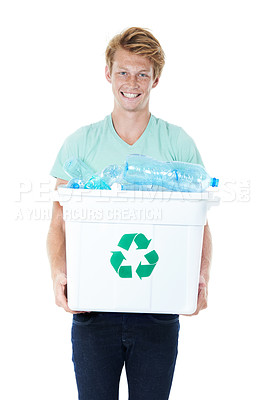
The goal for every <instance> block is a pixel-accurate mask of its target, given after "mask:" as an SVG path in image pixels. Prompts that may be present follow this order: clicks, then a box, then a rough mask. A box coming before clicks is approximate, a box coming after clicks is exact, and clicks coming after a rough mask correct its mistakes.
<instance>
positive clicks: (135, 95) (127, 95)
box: [121, 92, 141, 99]
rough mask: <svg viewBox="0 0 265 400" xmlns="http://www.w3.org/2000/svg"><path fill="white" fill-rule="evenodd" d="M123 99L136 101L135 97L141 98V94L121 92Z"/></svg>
mask: <svg viewBox="0 0 265 400" xmlns="http://www.w3.org/2000/svg"><path fill="white" fill-rule="evenodd" d="M121 94H122V95H123V97H125V98H126V99H136V98H137V97H139V96H141V93H127V92H121Z"/></svg>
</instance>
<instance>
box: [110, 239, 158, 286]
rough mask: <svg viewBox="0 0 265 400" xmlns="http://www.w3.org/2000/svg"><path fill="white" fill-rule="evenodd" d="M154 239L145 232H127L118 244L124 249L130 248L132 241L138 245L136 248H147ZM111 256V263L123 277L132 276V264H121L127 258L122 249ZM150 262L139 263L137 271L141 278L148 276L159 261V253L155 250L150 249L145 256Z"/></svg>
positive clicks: (113, 252)
mask: <svg viewBox="0 0 265 400" xmlns="http://www.w3.org/2000/svg"><path fill="white" fill-rule="evenodd" d="M151 240H152V239H150V240H148V239H147V238H146V237H145V235H144V234H143V233H127V234H125V235H123V236H122V237H121V239H120V241H119V243H118V246H119V247H121V248H122V249H124V250H129V249H130V247H131V244H132V242H133V241H134V242H135V244H136V245H137V246H138V247H137V249H136V250H139V249H147V247H148V246H149V243H150V242H151ZM111 253H112V256H111V258H110V262H111V265H112V266H113V268H114V269H115V271H116V272H117V274H118V275H119V276H120V277H121V278H132V266H131V265H121V264H122V262H123V260H126V257H124V255H123V253H122V252H121V251H112V252H111ZM144 257H145V258H146V260H147V262H148V264H142V263H141V262H140V263H139V265H138V267H137V269H136V273H137V275H138V276H139V278H140V279H142V278H147V277H148V276H150V275H151V273H152V272H153V269H154V268H155V266H156V264H157V261H158V259H159V257H158V254H157V252H156V251H155V250H152V251H150V252H149V253H147V254H145V256H144Z"/></svg>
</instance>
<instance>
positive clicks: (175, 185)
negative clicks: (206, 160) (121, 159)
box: [124, 154, 219, 192]
mask: <svg viewBox="0 0 265 400" xmlns="http://www.w3.org/2000/svg"><path fill="white" fill-rule="evenodd" d="M124 179H125V180H126V181H127V182H129V183H133V184H137V185H158V186H162V187H166V188H168V189H169V190H174V191H179V192H203V191H205V190H206V189H207V188H208V187H209V186H212V187H217V186H218V183H219V179H216V178H211V177H210V176H209V175H208V174H207V172H206V171H205V169H204V168H203V167H202V166H201V165H199V164H191V163H186V162H181V161H169V162H165V161H157V160H155V159H153V158H152V157H148V156H144V155H140V154H130V155H129V156H128V157H127V159H126V163H125V170H124Z"/></svg>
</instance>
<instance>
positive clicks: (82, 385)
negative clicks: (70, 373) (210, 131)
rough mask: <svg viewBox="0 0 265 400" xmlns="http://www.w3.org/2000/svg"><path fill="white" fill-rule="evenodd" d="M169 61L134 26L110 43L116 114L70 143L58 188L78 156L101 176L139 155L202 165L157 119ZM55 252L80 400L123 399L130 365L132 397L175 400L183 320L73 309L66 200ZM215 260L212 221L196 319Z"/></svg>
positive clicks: (58, 210)
mask: <svg viewBox="0 0 265 400" xmlns="http://www.w3.org/2000/svg"><path fill="white" fill-rule="evenodd" d="M164 63H165V61H164V53H163V50H162V48H161V46H160V44H159V42H158V41H157V39H156V38H155V37H154V36H153V35H152V34H151V33H150V32H149V31H147V30H145V29H142V28H134V27H133V28H129V29H127V30H125V31H124V32H122V33H121V34H119V35H116V36H115V37H114V38H113V39H112V40H111V41H110V43H109V45H108V47H107V49H106V64H107V65H106V68H105V75H106V79H107V81H108V82H109V83H110V84H111V85H112V91H113V95H114V109H113V111H112V113H111V114H110V115H108V116H107V117H106V118H105V119H104V120H103V121H100V122H97V123H95V124H92V125H89V126H85V127H82V128H80V129H78V130H77V131H76V132H75V133H74V134H72V135H70V136H69V137H68V138H67V139H66V141H65V142H64V144H63V146H62V148H61V150H60V152H59V154H58V156H57V159H56V161H55V164H54V166H53V168H52V171H51V175H53V176H54V177H56V178H57V182H56V188H57V186H58V185H60V184H64V183H67V181H68V179H69V178H68V176H67V175H66V173H65V172H64V170H63V164H64V162H65V161H66V160H67V159H68V158H70V157H71V156H74V157H78V158H81V159H82V160H83V161H84V162H86V163H87V164H88V165H89V166H90V167H91V168H92V169H94V170H95V171H101V170H102V169H103V168H104V167H105V166H107V165H109V164H121V163H123V162H124V161H125V159H126V156H127V155H128V154H133V153H137V154H145V155H148V156H151V157H153V158H155V159H158V160H161V161H173V160H178V161H186V162H192V163H198V164H202V160H201V157H200V154H199V152H198V150H197V148H196V146H195V144H194V142H193V140H192V139H191V138H190V136H188V135H187V134H186V133H185V132H184V131H183V129H181V128H180V127H178V126H175V125H172V124H169V123H168V122H166V121H163V120H161V119H158V118H156V117H154V116H153V115H152V114H150V111H149V99H150V93H151V90H152V89H153V88H155V87H156V86H157V85H158V83H159V78H160V75H161V72H162V69H163V66H164ZM172 100H173V99H172ZM47 247H48V254H49V259H50V263H51V271H52V279H53V287H54V293H55V301H56V304H57V305H58V306H60V307H63V308H64V309H65V311H68V312H70V313H73V314H74V315H73V326H72V344H73V362H74V368H75V374H76V381H77V386H78V393H79V399H81V400H84V399H87V400H88V399H89V400H117V399H118V391H119V380H120V374H121V371H122V368H123V365H124V364H125V368H126V374H127V379H128V387H129V396H130V400H149V399H150V400H151V399H152V400H166V399H168V397H169V393H170V388H171V384H172V379H173V374H174V368H175V362H176V357H177V350H178V332H179V318H178V317H179V316H178V315H176V314H141V313H107V312H102V313H97V312H91V313H89V312H88V313H78V312H75V311H72V310H70V309H69V307H68V304H67V297H66V284H67V276H66V256H65V232H64V221H63V216H62V207H61V206H60V204H59V203H58V202H54V206H53V216H52V221H51V226H50V230H49V234H48V239H47ZM88 262H89V260H88ZM210 262H211V235H210V231H209V227H208V224H207V225H206V226H205V230H204V238H203V250H202V261H201V276H200V285H199V293H198V307H197V310H196V312H195V314H198V313H199V311H200V310H202V309H204V308H206V307H207V287H208V280H209V269H210Z"/></svg>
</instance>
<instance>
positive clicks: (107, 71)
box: [105, 65, 111, 83]
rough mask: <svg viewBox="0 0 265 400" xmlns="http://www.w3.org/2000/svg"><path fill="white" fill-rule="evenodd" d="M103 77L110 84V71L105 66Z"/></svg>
mask: <svg viewBox="0 0 265 400" xmlns="http://www.w3.org/2000/svg"><path fill="white" fill-rule="evenodd" d="M105 77H106V79H107V81H108V82H109V83H111V75H110V70H109V67H108V66H107V65H106V67H105Z"/></svg>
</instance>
